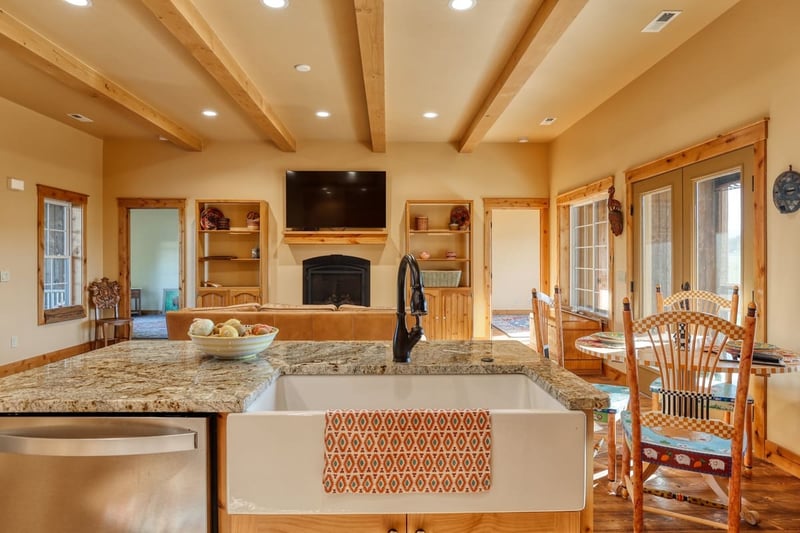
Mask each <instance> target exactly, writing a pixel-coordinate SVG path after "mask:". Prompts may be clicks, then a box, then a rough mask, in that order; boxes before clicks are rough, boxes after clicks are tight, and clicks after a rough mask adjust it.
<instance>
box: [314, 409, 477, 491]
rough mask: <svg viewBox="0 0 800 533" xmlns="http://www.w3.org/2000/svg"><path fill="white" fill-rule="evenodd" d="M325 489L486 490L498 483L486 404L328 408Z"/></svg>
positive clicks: (325, 439)
mask: <svg viewBox="0 0 800 533" xmlns="http://www.w3.org/2000/svg"><path fill="white" fill-rule="evenodd" d="M324 444H325V468H324V470H323V474H322V485H323V487H324V489H325V492H328V493H334V494H342V493H357V494H368V493H369V494H396V493H405V492H483V491H487V490H489V489H490V488H491V486H492V475H491V459H492V423H491V416H490V415H489V411H488V410H485V409H467V410H450V409H399V410H334V411H327V412H326V413H325V437H324Z"/></svg>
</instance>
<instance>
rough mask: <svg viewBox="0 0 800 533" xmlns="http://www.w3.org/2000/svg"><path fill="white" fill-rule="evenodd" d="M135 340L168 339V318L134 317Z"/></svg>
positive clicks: (159, 316) (161, 316)
mask: <svg viewBox="0 0 800 533" xmlns="http://www.w3.org/2000/svg"><path fill="white" fill-rule="evenodd" d="M133 338H134V339H166V338H167V319H166V317H165V316H164V315H142V316H135V317H133Z"/></svg>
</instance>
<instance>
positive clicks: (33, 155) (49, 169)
mask: <svg viewBox="0 0 800 533" xmlns="http://www.w3.org/2000/svg"><path fill="white" fill-rule="evenodd" d="M0 117H2V120H0V177H1V178H2V183H0V270H7V271H9V272H10V274H11V281H9V282H8V283H0V365H2V364H5V363H10V362H13V361H17V360H19V359H25V358H26V357H32V356H34V355H38V354H41V353H46V352H50V351H54V350H58V349H61V348H65V347H69V346H74V345H77V344H81V343H84V342H87V341H88V340H89V323H88V320H73V321H69V322H62V323H59V324H51V325H48V326H38V325H37V295H38V292H37V286H38V279H37V275H36V269H37V233H36V231H37V229H36V211H37V197H36V185H37V184H43V185H48V186H51V187H58V188H61V189H67V190H70V191H74V192H79V193H83V194H88V195H89V207H88V210H89V213H88V217H87V223H88V228H87V234H88V235H87V237H88V241H87V252H88V273H87V274H88V276H87V280H92V279H94V278H95V277H97V276H98V275H99V274H100V272H102V257H101V254H100V250H101V249H102V231H103V230H102V215H103V211H102V209H103V202H102V192H103V188H102V179H103V178H102V157H103V154H102V142H101V141H100V140H98V139H96V138H94V137H90V136H89V135H86V134H84V133H81V132H79V131H78V130H75V129H73V128H70V127H68V126H65V125H64V124H61V123H59V122H55V121H53V120H51V119H49V118H45V117H43V116H42V115H38V114H36V113H33V112H31V111H28V110H27V109H24V108H22V107H20V106H18V105H16V104H13V103H11V102H9V101H7V100H4V99H1V98H0ZM10 176H13V177H14V178H17V179H21V180H23V181H24V182H25V190H24V191H12V190H10V189H9V187H8V183H7V178H8V177H10ZM87 284H88V281H85V282H84V286H86V285H87ZM12 335H13V336H16V337H18V339H19V344H18V347H17V348H14V349H12V348H11V336H12Z"/></svg>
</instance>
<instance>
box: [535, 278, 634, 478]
mask: <svg viewBox="0 0 800 533" xmlns="http://www.w3.org/2000/svg"><path fill="white" fill-rule="evenodd" d="M531 308H532V309H533V324H532V327H533V333H534V335H535V341H534V349H535V350H536V351H537V352H539V353H540V354H542V355H544V357H546V358H549V359H552V360H554V361H555V362H557V363H558V364H559V365H561V366H564V327H563V322H562V319H561V291H560V290H559V288H558V286H555V287H553V297H552V298H551V297H549V296H548V295H546V294H543V293H541V292H538V291H537V290H536V289H533V290H531ZM551 310H552V315H553V325H554V327H553V328H552V329H550V327H549V323H550V320H549V318H550V314H551V313H550V311H551ZM551 341H552V342H551ZM592 385H593V386H594V387H595V388H596V389H598V390H600V391H602V392H605V393H606V394H608V398H609V406H608V407H606V408H604V409H595V410H594V421H595V422H596V423H597V424H598V425H599V426H605V431H604V434H605V436H604V437H603V441H605V444H606V449H607V453H608V466H607V468H608V482H609V483H614V482H615V481H616V474H617V414H618V413H619V412H621V411H622V410H623V409H624V408H625V407H626V406H627V405H628V387H626V386H624V385H610V384H605V383H593V384H592ZM603 441H601V442H599V443H597V445H596V446H595V448H594V453H595V455H597V453H598V451H599V450H600V448H601V446H602V444H603Z"/></svg>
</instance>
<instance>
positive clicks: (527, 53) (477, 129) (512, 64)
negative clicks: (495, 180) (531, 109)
mask: <svg viewBox="0 0 800 533" xmlns="http://www.w3.org/2000/svg"><path fill="white" fill-rule="evenodd" d="M587 1H588V0H542V4H541V5H540V6H539V9H538V10H537V11H536V14H534V16H533V19H532V20H531V23H530V25H528V29H527V30H525V34H524V35H523V36H522V38H521V39H520V41H519V43H517V46H516V48H514V51H513V52H512V53H511V57H509V58H508V61H507V62H506V64H505V66H504V67H503V71H502V72H501V73H500V76H499V77H498V78H497V80H496V81H495V82H494V85H492V88H491V89H490V90H489V94H488V95H487V96H486V98H485V99H484V101H483V103H481V106H480V108H479V109H478V112H477V113H475V115H474V116H473V118H472V120H471V121H470V124H469V126H468V127H467V130H466V132H465V133H464V135H463V136H462V137H461V140H460V141H459V145H458V151H459V152H472V151H473V150H474V149H475V146H477V144H478V143H479V142H480V141H481V140H483V138H484V137H485V136H486V133H487V132H488V131H489V129H490V128H491V127H492V126H493V125H494V123H495V122H496V121H497V119H498V118H499V117H500V115H501V114H502V113H503V111H505V109H506V107H508V104H509V103H511V100H512V99H513V98H514V97H515V96H516V95H517V93H518V92H519V91H520V90H521V89H522V87H523V85H525V82H527V81H528V78H530V77H531V75H532V74H533V73H534V71H535V70H536V69H537V68H538V67H539V65H540V64H541V63H542V61H543V60H544V58H545V57H547V54H548V52H549V51H550V49H551V48H552V47H553V45H555V44H556V42H557V41H558V39H559V38H561V36H562V35H563V34H564V32H565V31H566V29H567V28H568V27H569V25H570V24H571V23H572V21H573V20H574V19H575V17H577V16H578V13H580V12H581V10H582V9H583V7H584V6H585V5H586V2H587Z"/></svg>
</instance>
